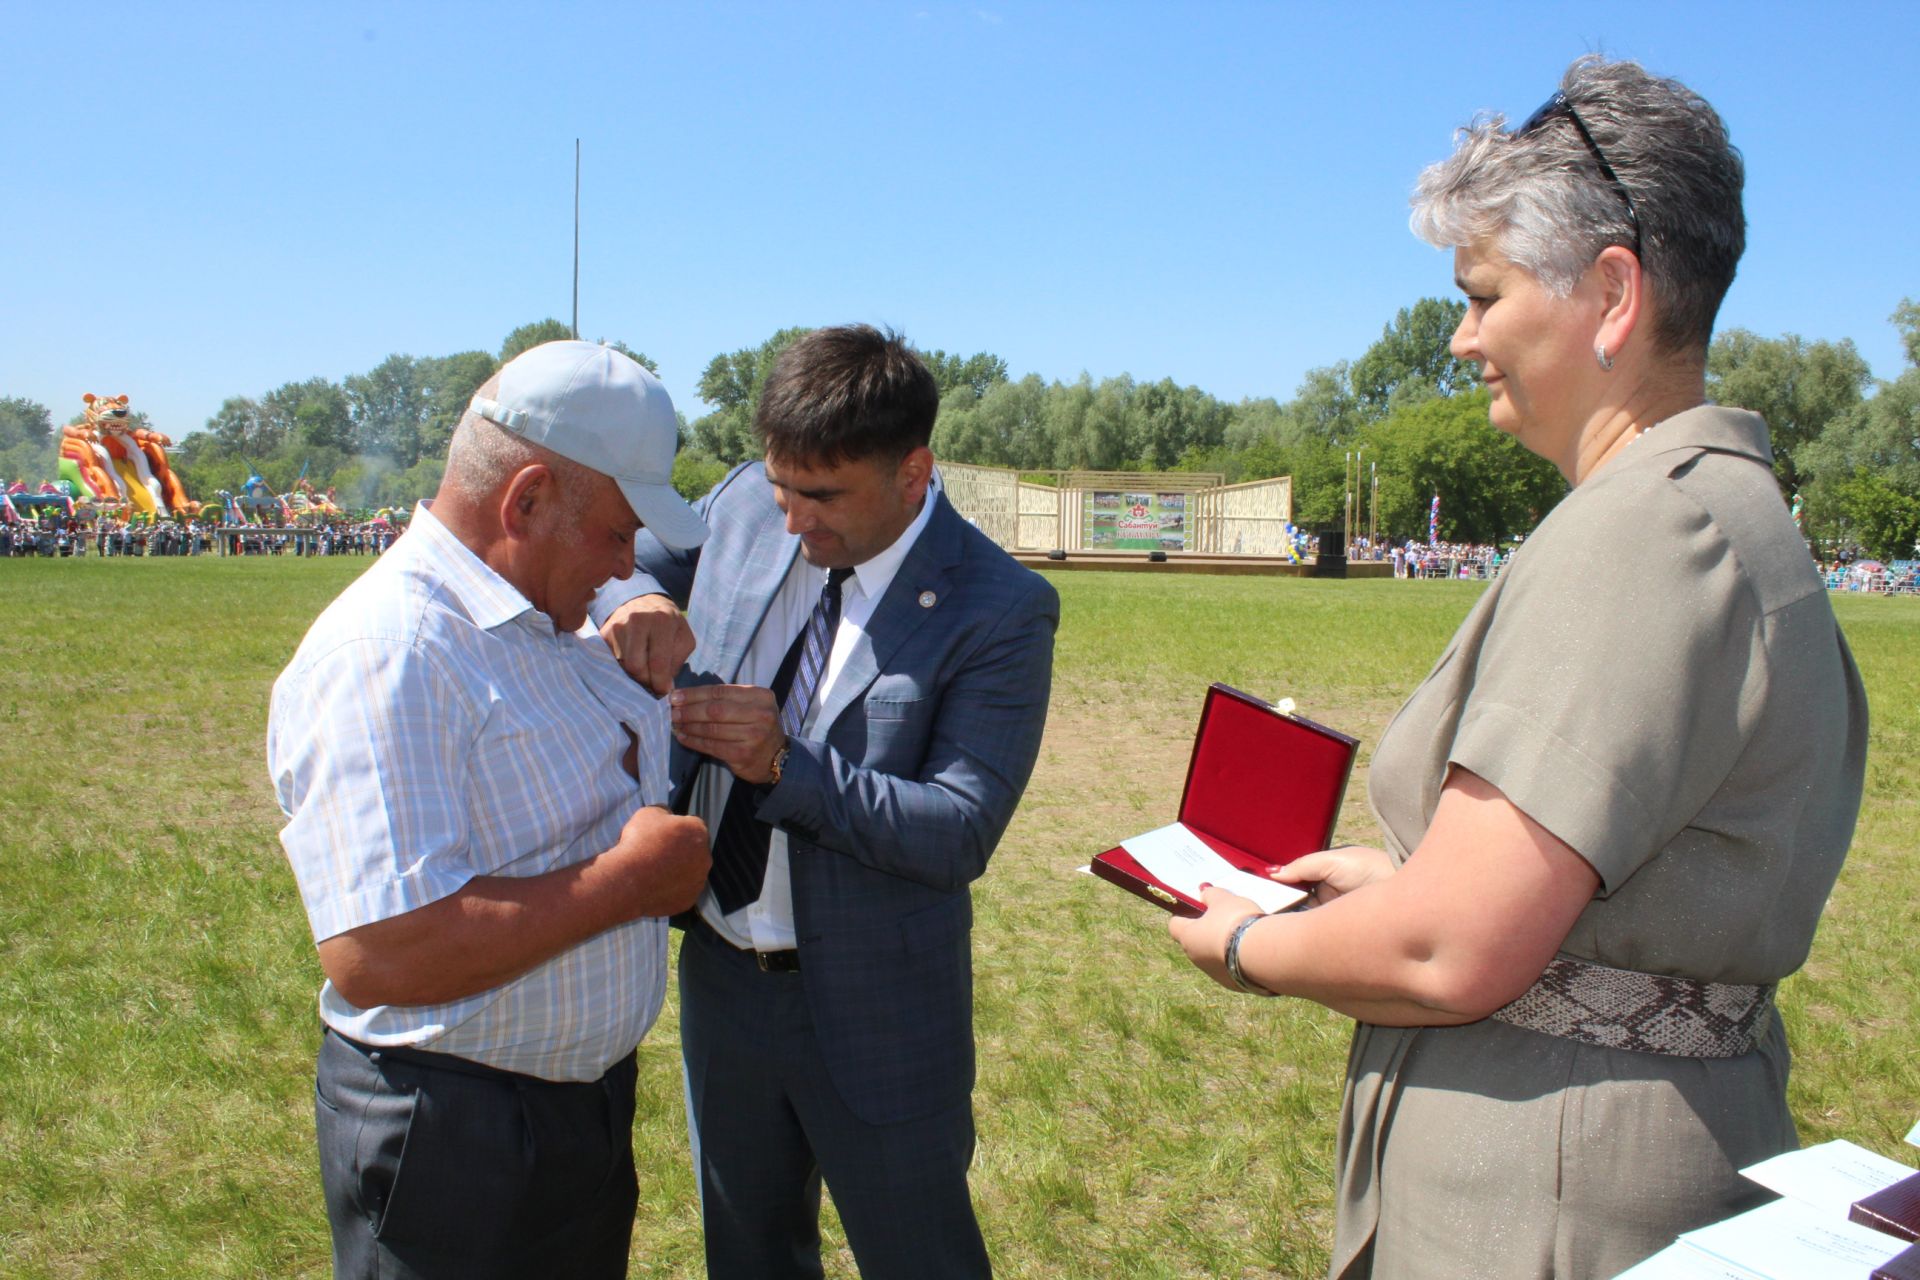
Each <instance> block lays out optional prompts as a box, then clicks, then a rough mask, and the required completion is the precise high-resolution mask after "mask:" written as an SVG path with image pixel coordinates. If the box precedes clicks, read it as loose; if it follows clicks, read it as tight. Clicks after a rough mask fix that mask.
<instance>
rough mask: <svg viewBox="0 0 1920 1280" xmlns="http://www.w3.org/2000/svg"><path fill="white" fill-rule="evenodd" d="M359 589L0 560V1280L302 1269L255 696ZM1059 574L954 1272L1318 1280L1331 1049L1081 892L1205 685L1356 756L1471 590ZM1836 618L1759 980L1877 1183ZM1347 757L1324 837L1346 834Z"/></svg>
mask: <svg viewBox="0 0 1920 1280" xmlns="http://www.w3.org/2000/svg"><path fill="white" fill-rule="evenodd" d="M366 563H367V562H364V561H358V560H333V561H306V562H295V561H270V560H226V561H215V560H169V561H152V562H147V563H141V562H138V561H127V560H106V561H101V560H91V559H90V560H85V561H17V560H16V561H4V562H0V604H3V605H4V618H5V622H4V628H3V629H0V654H4V661H0V723H4V725H5V731H4V733H3V734H0V956H4V961H3V962H0V1274H5V1275H7V1276H10V1277H56V1276H58V1277H68V1276H89V1277H92V1276H104V1277H122V1276H124V1277H158V1276H194V1277H201V1276H263V1277H264V1276H272V1277H284V1276H322V1275H325V1274H326V1271H327V1236H326V1224H325V1219H324V1216H323V1213H322V1210H321V1206H320V1190H319V1178H318V1173H317V1169H316V1166H315V1159H314V1155H313V1146H312V1089H313V1082H312V1060H313V1050H314V1047H315V1045H316V1043H317V1030H316V1020H315V1016H314V993H315V991H316V990H317V988H318V986H319V969H318V966H317V964H316V962H315V959H314V955H313V948H312V944H311V942H310V940H309V938H308V936H307V932H306V921H305V916H304V914H303V913H302V910H301V907H300V902H299V899H298V896H297V894H296V893H295V890H294V885H293V879H292V876H291V875H290V873H289V872H288V870H287V867H286V865H285V862H284V860H283V858H282V855H281V853H280V849H279V845H278V842H277V841H276V839H275V833H276V831H277V830H278V827H279V813H278V810H277V809H276V808H275V806H274V803H273V799H272V795H271V792H270V789H269V787H268V785H267V780H266V774H265V766H264V762H263V745H262V744H263V742H264V736H265V724H266V706H267V691H268V687H269V685H270V684H271V682H272V680H273V677H274V676H275V675H276V674H277V673H278V671H279V670H280V668H281V666H282V665H283V664H284V663H285V661H286V659H287V658H288V656H289V655H290V654H291V653H292V651H293V647H294V645H295V644H296V643H297V641H298V640H299V638H300V635H301V634H302V632H303V631H304V630H305V628H306V626H307V624H308V622H309V621H310V620H311V619H312V618H313V616H314V614H315V613H316V612H317V611H318V610H319V609H320V608H321V607H322V606H323V605H324V604H325V603H326V602H327V601H328V600H329V599H330V598H331V597H332V596H333V595H334V594H335V593H337V592H338V591H339V590H340V588H341V587H342V586H344V585H345V584H346V582H347V581H348V580H349V579H350V578H351V577H352V576H353V575H355V574H356V573H358V572H359V571H360V570H361V569H363V568H364V567H365V564H366ZM1055 581H1056V583H1057V585H1058V586H1059V588H1060V592H1061V597H1062V603H1063V606H1064V615H1063V622H1062V627H1061V632H1060V639H1059V650H1058V662H1057V664H1056V669H1055V685H1054V698H1053V710H1052V715H1051V718H1050V720H1049V724H1048V730H1047V737H1046V741H1045V744H1044V746H1043V748H1042V752H1041V759H1040V765H1039V768H1038V771H1037V772H1036V773H1035V776H1034V780H1033V784H1032V786H1031V787H1030V788H1029V790H1028V793H1027V798H1026V802H1025V804H1024V805H1023V806H1022V808H1021V810H1020V813H1019V816H1018V817H1017V818H1016V820H1015V822H1014V824H1013V827H1012V829H1011V830H1010V831H1009V833H1008V835H1007V838H1006V840H1005V842H1004V843H1003V844H1002V846H1001V849H1000V852H999V854H998V855H997V857H996V858H995V861H994V864H993V867H992V869H991V870H990V871H989V872H988V874H987V876H986V878H985V880H984V881H982V882H981V884H980V885H979V887H978V890H977V892H976V905H977V908H978V927H977V929H976V931H975V935H974V951H975V957H976V965H977V979H976V1024H977V1029H978V1035H979V1043H980V1051H981V1052H980V1067H981V1074H980V1085H979V1090H978V1093H977V1095H976V1099H975V1102H976V1108H977V1112H978V1116H979V1127H980V1151H979V1157H978V1163H977V1166H976V1171H975V1176H974V1188H975V1193H976V1196H977V1199H978V1201H979V1207H980V1211H981V1218H982V1221H983V1224H984V1226H985V1230H986V1233H987V1240H988V1245H989V1248H990V1249H991V1250H992V1253H993V1256H994V1259H995V1262H996V1266H997V1268H998V1270H999V1272H1000V1273H1001V1274H1002V1275H1006V1276H1013V1277H1080V1276H1085V1277H1109V1276H1142V1277H1146V1276H1209V1277H1212V1276H1266V1275H1281V1276H1306V1275H1313V1274H1316V1273H1318V1272H1319V1271H1320V1270H1321V1269H1322V1268H1323V1266H1324V1263H1325V1246H1326V1241H1327V1240H1328V1237H1329V1235H1330V1230H1331V1220H1330V1211H1329V1188H1330V1184H1331V1179H1332V1167H1331V1166H1332V1150H1333V1124H1334V1117H1335V1114H1336V1112H1337V1110H1338V1105H1339V1086H1340V1074H1341V1068H1342V1064H1343V1062H1344V1059H1345V1049H1346V1040H1347V1029H1348V1024H1347V1023H1346V1022H1345V1021H1344V1020H1343V1019H1341V1018H1339V1017H1337V1016H1335V1015H1333V1014H1330V1013H1328V1012H1326V1011H1324V1010H1321V1009H1319V1008H1317V1007H1315V1006H1310V1005H1305V1004H1301V1003H1297V1002H1292V1001H1259V1000H1252V999H1247V998H1237V997H1234V996H1232V995H1230V994H1228V993H1227V992H1225V991H1222V990H1220V989H1218V988H1216V987H1214V986H1212V985H1211V984H1208V983H1206V982H1205V981H1204V980H1202V979H1201V978H1200V976H1199V975H1198V974H1197V973H1196V972H1194V971H1193V970H1192V969H1191V968H1190V967H1189V966H1187V965H1186V963H1185V962H1184V961H1183V960H1181V959H1180V958H1179V956H1178V953H1177V951H1176V949H1175V948H1174V947H1173V946H1172V945H1171V943H1170V942H1169V941H1168V939H1167V937H1166V933H1165V927H1164V919H1163V917H1161V916H1160V914H1159V913H1158V912H1156V911H1153V910H1151V909H1150V908H1148V907H1146V906H1145V905H1144V904H1142V903H1138V902H1136V901H1134V900H1133V899H1130V898H1126V897H1124V896H1123V895H1121V894H1119V893H1118V892H1117V891H1115V890H1113V889H1112V888H1110V887H1109V886H1106V885H1104V884H1101V883H1099V882H1097V881H1094V880H1092V879H1090V878H1088V877H1086V876H1083V875H1080V874H1078V873H1077V871H1076V870H1075V868H1077V867H1078V866H1079V865H1081V864H1082V863H1084V862H1085V861H1086V859H1087V858H1088V856H1089V855H1091V854H1092V853H1094V852H1096V851H1098V850H1099V849H1102V848H1105V847H1106V846H1108V845H1109V844H1112V843H1114V842H1115V841H1117V840H1118V839H1120V838H1121V837H1123V836H1127V835H1132V834H1134V833H1136V832H1139V831H1143V830H1145V829H1147V828H1148V827H1152V826H1157V825H1159V824H1160V823H1162V822H1164V821H1168V820H1170V819H1171V818H1172V816H1173V814H1174V811H1175V809H1176V808H1177V805H1178V802H1179V796H1180V787H1181V782H1182V779H1183V777H1184V771H1185V766H1186V758H1187V751H1188V746H1189V742H1190V736H1191V733H1192V728H1193V722H1194V718H1195V715H1196V713H1197V711H1198V709H1199V702H1200V696H1201V693H1202V691H1203V689H1204V686H1205V684H1206V683H1207V682H1208V681H1209V680H1215V679H1218V680H1225V681H1227V682H1228V683H1231V684H1235V685H1238V686H1240V687H1242V688H1245V689H1249V690H1252V691H1255V692H1258V693H1262V694H1265V695H1268V696H1273V697H1278V696H1281V695H1287V696H1291V697H1293V698H1295V699H1296V700H1297V702H1298V703H1299V706H1300V709H1301V710H1302V711H1303V712H1304V713H1306V714H1309V715H1312V716H1314V717H1315V718H1317V719H1321V720H1324V721H1327V722H1329V723H1332V724H1335V725H1338V726H1341V727H1343V728H1346V729H1348V730H1349V731H1350V732H1353V733H1355V734H1356V735H1357V736H1359V737H1360V738H1361V739H1362V740H1363V742H1364V743H1365V744H1366V745H1367V746H1369V747H1370V746H1371V745H1372V743H1373V742H1374V741H1375V740H1376V739H1377V737H1378V735H1379V733H1380V730H1381V728H1382V727H1383V726H1384V725H1385V723H1386V720H1387V718H1388V717H1389V716H1390V715H1391V714H1392V712H1393V710H1394V708H1395V707H1396V706H1397V704H1398V699H1399V698H1400V697H1402V696H1403V695H1404V694H1405V693H1406V692H1407V691H1408V690H1410V689H1411V688H1412V687H1413V685H1414V684H1415V683H1416V682H1417V681H1418V680H1419V678H1420V677H1421V676H1422V675H1423V674H1424V673H1425V671H1426V669H1427V667H1428V665H1429V664H1430V663H1431V661H1432V660H1433V658H1434V657H1435V656H1436V655H1437V654H1438V653H1439V651H1440V649H1441V647H1442V645H1443V644H1444V643H1445V640H1446V638H1447V636H1448V635H1449V634H1450V632H1451V631H1452V629H1453V627H1454V626H1455V625H1456V624H1457V622H1458V621H1459V619H1460V618H1461V616H1462V615H1463V614H1464V613H1465V612H1466V610H1467V608H1468V606H1469V605H1470V604H1471V603H1472V601H1473V599H1474V598H1475V594H1476V592H1477V590H1478V588H1477V587H1475V586H1472V585H1469V584H1457V583H1438V582H1436V583H1395V582H1391V581H1368V582H1313V581H1294V580H1287V579H1251V578H1194V577H1171V576H1152V575H1131V574H1098V573H1069V574H1062V575H1058V576H1057V577H1056V579H1055ZM1836 608H1837V609H1838V610H1839V612H1840V616H1841V619H1842V622H1843V623H1844V625H1845V627H1846V629H1847V633H1848V636H1849V638H1850V639H1851V641H1852V643H1853V646H1854V649H1855V653H1856V655H1857V656H1858V658H1859V660H1860V664H1861V667H1862V668H1863V670H1864V672H1865V675H1866V681H1867V688H1868V692H1869V695H1870V697H1871V700H1872V706H1873V715H1874V725H1873V741H1872V754H1871V756H1870V759H1869V773H1868V784H1867V785H1868V790H1867V801H1866V808H1865V811H1864V812H1863V814H1862V818H1861V826H1860V830H1859V834H1858V836H1857V839H1856V842H1855V846H1854V851H1853V854H1852V857H1851V859H1850V860H1849V863H1848V866H1847V869H1846V872H1845V874H1844V875H1843V876H1842V878H1841V881H1840V885H1839V888H1838V890H1837V891H1836V893H1835V894H1834V897H1833V900H1832V902H1831V904H1830V905H1829V907H1828V910H1827V917H1826V921H1825V923H1824V924H1823V926H1822V928H1821V932H1820V936H1819V938H1818V941H1817V942H1816V945H1815V948H1814V954H1813V958H1812V960H1811V962H1810V963H1809V964H1808V966H1807V968H1806V970H1805V971H1804V972H1802V973H1801V974H1800V975H1799V976H1797V977H1796V978H1794V979H1793V980H1791V981H1790V982H1788V983H1787V984H1786V986H1785V987H1784V989H1783V992H1782V1004H1783V1006H1784V1008H1785V1010H1786V1015H1787V1021H1788V1025H1789V1028H1790V1030H1791V1032H1792V1035H1793V1041H1794V1050H1795V1072H1794V1076H1793V1095H1792V1096H1793V1106H1794V1112H1795V1115H1796V1117H1797V1118H1798V1120H1799V1123H1800V1128H1801V1134H1802V1137H1803V1139H1804V1140H1806V1141H1809V1142H1813V1141H1821V1140H1825V1139H1827V1138H1831V1137H1841V1136H1844V1137H1848V1138H1852V1139H1853V1140H1855V1141H1857V1142H1860V1143H1862V1144H1864V1145H1867V1146H1869V1147H1873V1148H1875V1149H1876V1150H1879V1151H1882V1152H1884V1153H1887V1154H1889V1155H1894V1156H1896V1157H1897V1158H1899V1157H1906V1158H1909V1159H1911V1158H1912V1157H1913V1156H1914V1154H1915V1153H1914V1152H1912V1151H1911V1150H1910V1149H1906V1148H1903V1146H1902V1144H1901V1143H1900V1137H1901V1135H1902V1134H1904V1133H1905V1132H1906V1130H1907V1128H1908V1127H1909V1126H1911V1125H1912V1124H1913V1122H1914V1120H1915V1119H1916V1117H1920V1054H1916V1052H1915V1041H1916V1033H1917V1032H1920V958H1916V953H1915V950H1914V948H1913V946H1912V938H1913V935H1914V933H1915V930H1916V926H1920V887H1916V879H1917V877H1916V875H1915V872H1916V869H1917V868H1920V858H1917V857H1916V854H1915V841H1914V837H1913V833H1914V831H1915V830H1916V828H1920V604H1916V603H1915V602H1913V601H1907V600H1892V601H1890V600H1884V599H1862V598H1857V597H1848V598H1840V599H1837V600H1836ZM1365 760H1366V756H1365V755H1364V754H1363V756H1362V764H1363V769H1362V771H1361V774H1360V775H1359V776H1357V777H1356V780H1355V785H1354V787H1353V788H1352V790H1351V791H1350V793H1349V798H1348V804H1347V808H1346V811H1345V815H1344V818H1343V826H1342V835H1343V836H1344V837H1346V838H1350V839H1356V840H1370V839H1373V838H1375V836H1376V832H1375V831H1374V829H1373V826H1372V823H1371V820H1370V818H1369V816H1368V814H1367V811H1366V806H1365V801H1364V797H1365V779H1364V763H1365ZM677 1063H678V1048H677V1032H676V1025H675V1020H674V1013H673V1010H672V1008H671V1002H670V1004H669V1008H668V1011H667V1013H666V1014H665V1015H664V1016H663V1018H662V1020H661V1022H660V1024H659V1026H658V1027H656V1029H655V1030H654V1032H653V1034H652V1035H651V1036H650V1037H649V1038H648V1040H647V1042H646V1043H645V1044H644V1045H643V1046H642V1048H641V1070H640V1095H641V1096H640V1119H639V1121H638V1123H637V1126H636V1131H635V1136H634V1143H635V1149H636V1153H637V1156H638V1159H639V1162H640V1171H641V1172H640V1177H641V1187H642V1191H641V1205H640V1211H639V1221H638V1223H637V1226H636V1230H635V1237H634V1249H633V1264H632V1274H634V1275H636V1276H653V1275H663V1276H679V1275H698V1274H699V1273H700V1266H699V1232H698V1227H697V1223H696V1220H695V1216H694V1212H693V1203H694V1194H693V1185H692V1180H691V1177H690V1174H689V1172H688V1168H687V1150H686V1137H685V1133H684V1129H683V1122H682V1115H681V1106H680V1083H679V1073H678V1066H677ZM834 1239H835V1240H836V1241H837V1236H836V1237H834ZM835 1252H836V1256H835V1258H834V1259H833V1260H831V1261H830V1271H834V1272H835V1273H836V1274H842V1275H851V1274H853V1272H852V1267H851V1262H850V1259H849V1258H848V1257H847V1256H846V1255H845V1253H844V1251H842V1250H838V1249H836V1251H835Z"/></svg>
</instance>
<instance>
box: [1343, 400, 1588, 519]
mask: <svg viewBox="0 0 1920 1280" xmlns="http://www.w3.org/2000/svg"><path fill="white" fill-rule="evenodd" d="M1487 401H1488V396H1487V393H1486V391H1485V390H1484V389H1480V390H1476V391H1472V392H1469V393H1467V394H1464V395H1456V396H1451V397H1446V398H1433V399H1427V400H1424V401H1420V402H1418V403H1415V404H1413V405H1412V406H1411V407H1407V408H1401V409H1397V410H1395V411H1394V412H1393V413H1392V414H1390V415H1389V416H1388V417H1387V418H1386V419H1385V420H1384V421H1381V422H1377V423H1374V424H1373V425H1371V426H1369V427H1368V428H1367V429H1366V430H1364V431H1363V432H1361V435H1360V441H1359V443H1360V446H1361V448H1362V450H1363V451H1364V461H1365V462H1366V463H1368V464H1375V463H1377V464H1378V467H1379V476H1380V498H1379V502H1380V507H1379V519H1380V528H1381V531H1382V532H1383V533H1386V534H1388V535H1389V536H1392V537H1408V536H1413V537H1418V538H1420V539H1422V540H1424V539H1425V537H1426V531H1427V516H1428V511H1429V509H1430V508H1429V504H1430V503H1431V502H1432V500H1433V496H1434V495H1435V494H1436V493H1437V494H1439V495H1440V537H1441V538H1442V539H1443V540H1445V541H1448V542H1485V543H1507V542H1511V541H1512V540H1513V539H1514V538H1515V537H1516V536H1518V535H1521V534H1524V533H1527V532H1529V531H1530V530H1531V529H1532V528H1533V527H1534V525H1536V524H1538V523H1539V522H1540V520H1541V519H1542V518H1543V517H1545V516H1546V514H1547V512H1549V511H1551V510H1552V509H1553V508H1554V505H1555V504H1556V503H1558V502H1559V501H1560V499H1561V498H1562V497H1564V496H1565V495H1566V492H1567V482H1566V479H1565V477H1563V476H1562V475H1561V474H1560V472H1559V471H1558V470H1557V469H1556V468H1555V467H1554V466H1553V464H1552V463H1550V462H1548V461H1546V460H1545V459H1544V458H1538V457H1535V456H1534V455H1533V454H1531V453H1528V452H1527V451H1526V450H1525V449H1524V448H1522V447H1521V446H1520V445H1519V444H1518V443H1517V442H1516V441H1514V439H1513V438H1512V437H1511V436H1508V435H1506V434H1504V433H1502V432H1499V431H1495V430H1494V429H1493V428H1491V427H1489V426H1488V425H1487Z"/></svg>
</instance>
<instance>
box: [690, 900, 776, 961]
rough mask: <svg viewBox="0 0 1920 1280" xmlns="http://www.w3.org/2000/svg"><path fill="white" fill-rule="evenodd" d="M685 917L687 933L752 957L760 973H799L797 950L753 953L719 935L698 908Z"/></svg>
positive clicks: (753, 951)
mask: <svg viewBox="0 0 1920 1280" xmlns="http://www.w3.org/2000/svg"><path fill="white" fill-rule="evenodd" d="M687 915H688V920H687V930H688V932H695V931H697V932H699V933H700V934H702V935H703V936H705V937H708V938H712V939H713V940H714V941H715V942H717V943H719V944H720V945H721V946H723V947H725V948H726V949H727V950H729V951H735V952H738V953H739V954H741V955H746V956H752V957H753V960H754V963H755V964H757V965H759V966H760V972H762V973H798V972H800V952H799V951H798V950H796V949H789V950H786V951H755V950H754V949H753V948H751V947H742V946H738V945H736V944H735V943H734V941H733V940H732V939H731V938H729V937H727V936H726V935H725V934H723V933H721V932H720V931H719V930H718V929H716V928H714V927H713V926H712V925H710V924H708V923H707V918H706V917H705V916H703V915H701V914H700V912H699V910H698V908H696V909H695V910H693V911H690V912H688V913H687Z"/></svg>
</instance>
